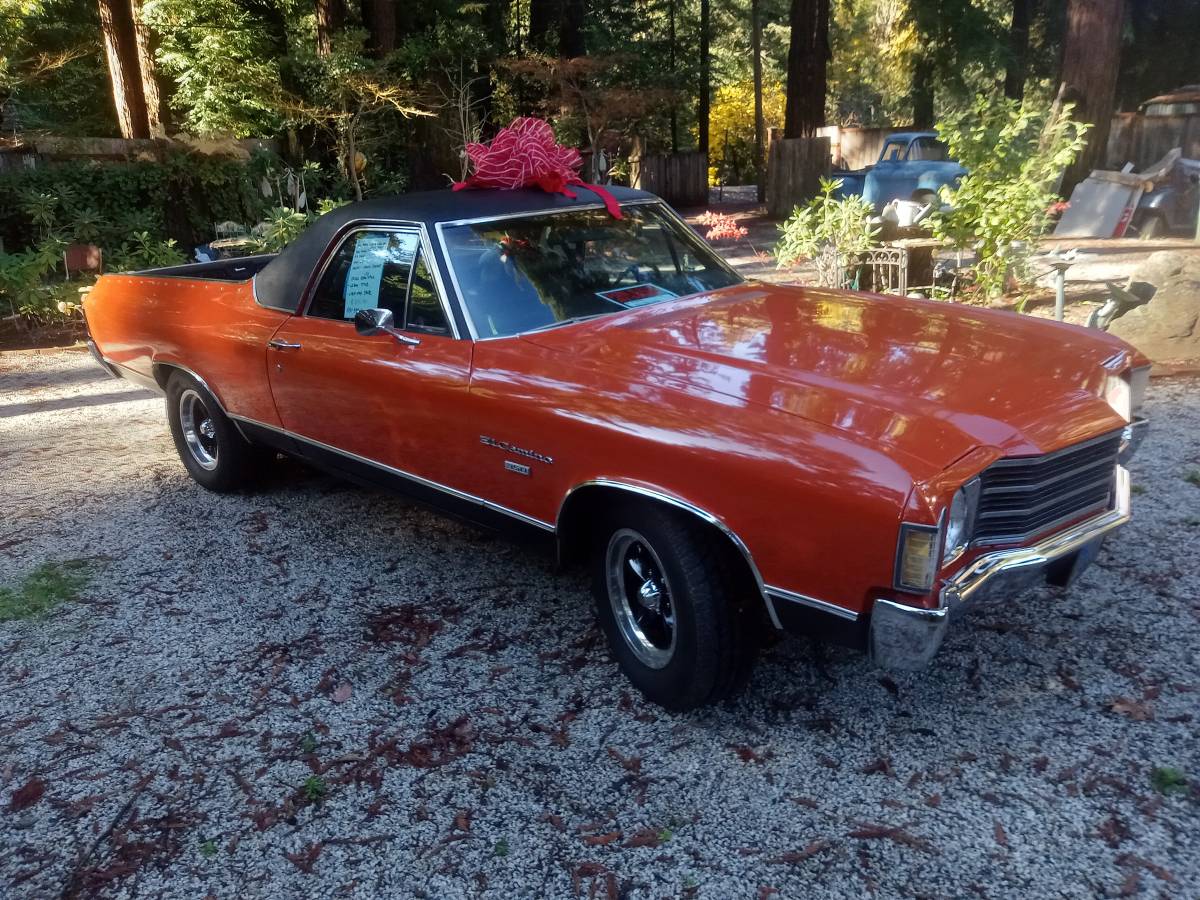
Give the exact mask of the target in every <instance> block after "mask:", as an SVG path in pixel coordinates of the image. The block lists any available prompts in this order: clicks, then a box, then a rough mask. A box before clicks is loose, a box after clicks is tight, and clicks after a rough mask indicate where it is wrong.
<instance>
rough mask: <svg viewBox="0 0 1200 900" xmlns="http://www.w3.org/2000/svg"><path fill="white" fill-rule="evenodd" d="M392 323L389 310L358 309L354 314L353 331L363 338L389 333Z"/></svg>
mask: <svg viewBox="0 0 1200 900" xmlns="http://www.w3.org/2000/svg"><path fill="white" fill-rule="evenodd" d="M392 322H393V317H392V311H391V310H390V309H360V310H359V311H358V312H356V313H355V314H354V330H355V331H357V332H358V333H359V334H361V335H362V336H363V337H370V336H371V335H373V334H385V333H388V332H390V331H391V330H392V327H393V326H392Z"/></svg>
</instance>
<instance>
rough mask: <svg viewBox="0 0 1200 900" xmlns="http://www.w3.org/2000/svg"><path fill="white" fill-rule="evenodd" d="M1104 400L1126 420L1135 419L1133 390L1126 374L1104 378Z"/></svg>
mask: <svg viewBox="0 0 1200 900" xmlns="http://www.w3.org/2000/svg"><path fill="white" fill-rule="evenodd" d="M1104 400H1105V402H1106V403H1108V405H1109V406H1111V407H1112V408H1113V411H1114V412H1115V413H1116V414H1117V415H1118V416H1120V417H1121V418H1122V419H1124V420H1125V421H1126V422H1129V421H1132V419H1133V390H1132V388H1131V387H1130V383H1129V379H1128V378H1127V377H1126V376H1124V375H1109V376H1107V377H1106V378H1105V379H1104Z"/></svg>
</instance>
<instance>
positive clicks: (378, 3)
mask: <svg viewBox="0 0 1200 900" xmlns="http://www.w3.org/2000/svg"><path fill="white" fill-rule="evenodd" d="M362 19H363V24H364V25H366V27H367V49H368V50H370V51H371V54H372V55H373V56H375V57H376V58H377V59H382V58H383V57H385V56H387V55H388V54H389V53H391V52H392V51H393V50H395V49H396V0H362Z"/></svg>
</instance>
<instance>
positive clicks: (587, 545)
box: [557, 484, 766, 612]
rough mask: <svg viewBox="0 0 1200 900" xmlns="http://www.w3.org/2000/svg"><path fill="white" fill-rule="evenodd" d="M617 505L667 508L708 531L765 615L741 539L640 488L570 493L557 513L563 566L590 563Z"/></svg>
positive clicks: (759, 584)
mask: <svg viewBox="0 0 1200 900" xmlns="http://www.w3.org/2000/svg"><path fill="white" fill-rule="evenodd" d="M617 504H654V505H657V506H661V507H665V508H667V509H670V510H672V511H673V512H675V513H676V514H678V515H681V516H685V517H688V518H689V519H690V520H691V521H693V522H694V523H695V524H697V525H698V526H700V527H701V528H703V529H705V530H706V531H707V532H708V533H709V535H710V537H711V538H712V541H713V546H714V547H715V548H717V550H718V551H719V552H721V553H722V555H723V556H724V559H725V562H726V565H728V567H729V571H730V573H731V574H732V575H733V576H734V577H735V578H736V579H737V581H738V583H739V584H741V585H742V586H743V587H744V589H745V591H746V594H747V596H757V597H758V598H759V599H760V600H761V601H762V603H763V605H762V607H761V610H762V611H764V612H765V610H766V598H765V597H764V596H763V591H762V581H761V578H760V576H759V574H758V570H757V569H756V568H755V566H754V561H753V560H752V559H751V558H750V552H749V551H748V550H747V549H746V548H745V545H743V544H742V542H741V540H740V539H739V538H737V537H736V536H735V535H733V534H732V532H730V531H727V530H726V529H725V528H724V527H722V526H720V525H718V524H716V523H715V522H713V521H712V520H711V519H710V518H708V517H707V514H706V513H704V512H703V511H702V510H699V509H697V508H695V507H693V506H691V505H690V504H687V503H685V502H683V501H677V500H673V499H672V498H670V497H667V496H665V495H663V496H655V495H653V494H648V493H645V492H643V491H642V490H640V489H633V488H626V487H622V486H619V485H610V484H588V485H584V486H582V487H579V488H576V489H575V490H573V491H571V493H570V494H568V495H567V499H566V500H565V501H564V502H563V505H562V509H561V510H560V511H559V514H558V527H557V534H558V559H559V562H560V564H562V565H564V566H566V565H571V564H573V563H579V562H584V561H586V560H587V557H588V553H589V550H590V549H591V547H592V543H593V541H595V540H596V539H597V535H596V532H597V529H598V527H599V525H600V523H601V522H602V521H603V518H604V513H605V512H606V511H607V510H610V509H612V508H613V507H614V506H616V505H617Z"/></svg>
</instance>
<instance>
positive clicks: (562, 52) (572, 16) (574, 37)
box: [558, 0, 587, 59]
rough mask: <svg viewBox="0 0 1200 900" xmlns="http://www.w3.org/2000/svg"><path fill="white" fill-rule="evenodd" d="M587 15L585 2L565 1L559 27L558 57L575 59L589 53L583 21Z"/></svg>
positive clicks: (582, 0)
mask: <svg viewBox="0 0 1200 900" xmlns="http://www.w3.org/2000/svg"><path fill="white" fill-rule="evenodd" d="M586 15H587V4H586V3H585V0H563V5H562V22H560V23H559V26H558V55H559V56H561V57H562V58H563V59H574V58H575V57H577V56H583V55H585V54H586V53H587V48H586V47H585V46H584V43H583V20H584V17H585V16H586Z"/></svg>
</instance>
